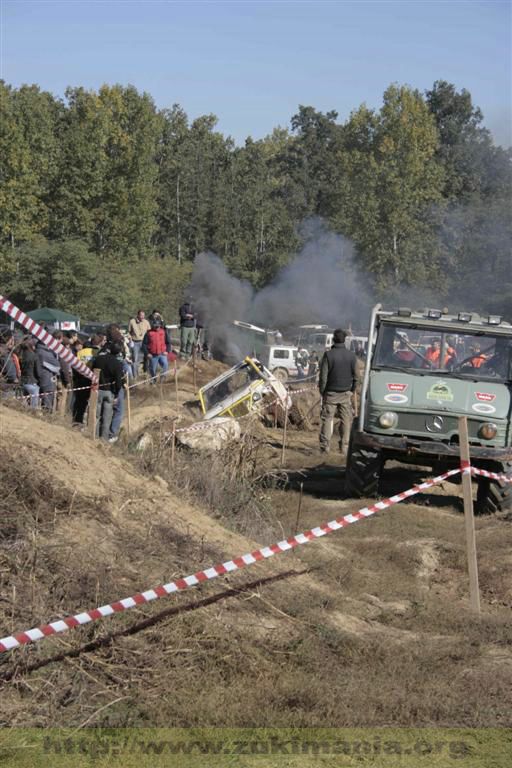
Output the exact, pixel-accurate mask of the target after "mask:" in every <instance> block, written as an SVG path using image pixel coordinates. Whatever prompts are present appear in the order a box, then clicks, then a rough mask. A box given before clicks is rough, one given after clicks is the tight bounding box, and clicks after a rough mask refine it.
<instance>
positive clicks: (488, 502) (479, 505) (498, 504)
mask: <svg viewBox="0 0 512 768" xmlns="http://www.w3.org/2000/svg"><path fill="white" fill-rule="evenodd" d="M493 471H495V472H505V473H506V474H510V473H511V472H512V461H505V462H503V464H501V465H500V468H497V469H495V470H493ZM475 512H476V514H477V515H490V514H494V513H496V512H509V513H512V483H504V482H502V481H500V480H490V479H489V478H488V477H479V478H478V491H477V495H476V505H475Z"/></svg>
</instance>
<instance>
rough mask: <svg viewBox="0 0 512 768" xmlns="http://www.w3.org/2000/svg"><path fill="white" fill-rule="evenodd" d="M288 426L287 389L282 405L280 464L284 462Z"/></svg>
mask: <svg viewBox="0 0 512 768" xmlns="http://www.w3.org/2000/svg"><path fill="white" fill-rule="evenodd" d="M287 426H288V390H287V391H286V405H285V407H284V424H283V447H282V449H281V466H283V464H284V452H285V450H286V428H287Z"/></svg>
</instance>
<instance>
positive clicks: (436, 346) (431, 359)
mask: <svg viewBox="0 0 512 768" xmlns="http://www.w3.org/2000/svg"><path fill="white" fill-rule="evenodd" d="M447 342H448V343H447V345H446V351H445V354H444V364H443V366H442V367H443V368H449V367H450V366H451V365H453V363H454V362H455V360H456V359H457V352H456V351H455V349H454V348H453V347H452V346H451V344H450V338H447ZM440 357H441V339H433V341H432V343H431V345H430V346H429V347H428V348H427V351H426V352H425V360H426V361H427V363H429V364H430V365H429V366H425V367H430V368H439V367H440V366H439V358H440Z"/></svg>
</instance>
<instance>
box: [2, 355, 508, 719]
mask: <svg viewBox="0 0 512 768" xmlns="http://www.w3.org/2000/svg"><path fill="white" fill-rule="evenodd" d="M218 372H219V367H218V364H215V363H211V364H209V363H201V366H200V369H199V370H198V371H197V372H196V377H197V381H196V383H197V384H200V383H201V382H202V381H206V380H208V379H209V378H211V377H213V376H215V375H217V374H218ZM193 395H194V388H193V383H192V371H191V370H190V368H189V369H187V370H185V371H184V372H183V374H182V375H181V377H180V380H179V389H178V398H177V400H176V392H175V389H174V385H173V384H172V382H171V383H169V384H168V385H166V386H165V387H164V388H163V390H160V388H159V387H148V386H145V387H140V388H138V389H137V391H135V390H134V391H133V395H132V410H133V413H132V434H131V435H130V436H128V435H126V434H125V435H124V436H123V437H122V439H121V440H120V441H119V443H117V444H116V445H113V446H110V445H104V444H100V443H96V442H93V441H91V440H90V439H89V438H87V437H86V436H84V435H83V434H81V433H79V432H76V431H75V430H71V428H70V426H69V424H68V423H66V422H65V421H64V422H63V421H61V420H59V418H54V419H44V418H41V417H36V416H33V415H31V414H28V413H26V412H24V411H22V410H20V409H13V408H7V407H5V406H2V407H1V408H0V428H1V437H2V440H1V444H0V454H1V455H0V460H1V464H0V466H1V469H0V473H1V481H2V489H3V493H2V501H1V510H0V512H1V515H2V523H1V528H0V588H1V590H0V635H1V636H4V635H8V634H10V633H11V632H13V631H20V630H25V629H28V628H30V627H33V626H37V625H39V624H41V623H45V622H47V621H50V620H54V619H57V618H59V617H61V616H64V615H69V614H75V613H77V612H79V611H81V610H86V609H90V608H94V607H96V606H98V605H103V604H105V603H109V602H112V601H114V600H117V599H119V598H122V597H127V596H130V595H132V594H134V593H136V592H138V591H141V590H145V589H148V588H150V587H153V586H155V585H157V584H159V583H164V582H168V581H170V580H171V579H174V578H177V577H179V576H183V575H188V574H191V573H194V572H195V571H197V570H199V569H201V568H205V567H208V566H209V565H212V564H214V563H219V562H223V561H225V560H227V559H230V558H232V557H234V556H238V555H241V554H243V553H245V552H250V551H252V550H254V549H256V548H259V547H261V546H264V545H266V544H271V543H273V542H274V541H277V540H279V539H281V538H283V536H289V535H291V534H293V533H295V532H296V531H297V530H298V531H303V530H306V529H308V528H311V527H314V526H316V525H318V524H320V523H322V522H325V521H328V520H332V519H334V518H337V517H340V516H341V515H343V514H346V513H348V512H350V511H354V510H356V509H358V508H359V507H361V506H364V505H365V504H366V503H371V501H370V500H362V501H361V500H360V501H357V502H355V501H354V500H352V499H348V498H345V497H344V492H343V474H344V467H343V463H342V461H341V458H340V456H339V454H337V453H336V452H332V453H330V454H328V455H327V456H325V455H321V454H320V453H319V451H318V439H317V433H318V424H317V423H315V422H317V417H318V409H317V408H316V406H315V402H316V393H314V392H312V393H309V394H306V395H305V396H303V397H304V401H305V403H307V406H306V405H305V406H304V408H305V410H306V411H307V410H311V408H312V412H311V413H310V416H309V417H308V424H307V427H308V428H307V429H297V428H296V427H290V428H289V429H288V433H287V448H286V452H285V461H284V465H281V455H282V436H283V432H282V430H281V429H274V428H271V427H263V426H262V425H261V424H253V423H249V421H250V420H249V421H248V422H247V425H246V426H244V429H243V440H242V448H241V449H240V448H239V447H238V448H233V449H230V450H229V451H227V452H226V453H225V454H223V455H222V456H219V455H216V456H205V455H204V454H203V455H201V456H197V455H194V454H192V453H190V452H187V451H185V450H182V451H178V452H177V454H176V456H175V459H174V462H175V463H174V466H173V465H172V458H171V454H170V448H169V445H168V444H167V446H166V447H162V444H161V440H162V439H163V441H164V442H165V433H166V432H167V431H168V430H169V429H170V428H172V423H173V422H172V419H173V418H175V417H179V419H180V421H179V424H180V425H186V424H190V423H192V422H193V421H194V420H195V416H194V410H193V406H191V405H190V402H191V401H192V400H193ZM187 403H189V405H187ZM143 433H145V434H150V435H151V437H152V440H153V442H152V447H151V448H150V449H149V451H146V452H145V453H140V452H138V451H135V450H134V443H135V442H136V440H137V438H138V437H139V436H140V435H141V434H143ZM334 444H335V443H334V441H333V446H334ZM240 456H242V460H240ZM425 476H426V471H422V470H421V469H419V470H411V469H410V468H406V467H402V466H399V465H395V466H392V467H390V468H389V469H388V471H387V473H386V477H385V480H384V483H383V494H385V495H388V494H391V493H395V492H398V491H401V490H405V489H406V488H409V487H411V485H413V484H414V482H416V481H418V479H420V478H423V477H425ZM476 527H477V546H478V561H479V570H480V588H481V600H482V614H481V616H480V617H477V616H475V615H474V614H473V613H472V612H471V610H470V607H469V599H468V577H467V568H466V559H465V558H466V556H465V539H464V519H463V514H462V502H461V490H460V485H457V484H455V483H443V485H442V486H439V487H437V488H434V489H432V490H431V491H429V492H428V493H423V494H421V495H420V496H418V497H417V498H415V499H413V500H411V501H409V502H405V503H404V502H403V503H401V504H400V505H397V506H395V507H393V508H391V509H389V510H386V511H382V512H379V513H378V514H376V515H375V516H373V517H371V518H369V519H367V520H363V521H361V522H358V523H355V524H354V525H351V526H349V527H348V528H346V529H343V530H341V531H338V532H335V533H332V534H330V535H329V536H327V537H325V538H323V539H321V540H316V541H313V542H311V543H309V544H307V545H305V546H302V547H300V548H298V549H296V550H294V551H293V552H289V553H286V554H281V555H279V556H277V557H274V558H271V559H270V560H268V561H265V562H263V563H258V564H256V565H254V566H252V567H250V568H248V569H246V570H244V571H240V572H235V573H233V574H230V575H228V576H224V577H221V578H218V579H216V580H213V581H211V582H207V583H205V584H202V585H201V586H200V587H197V588H194V589H190V590H188V591H186V592H183V593H182V594H180V595H177V596H174V597H168V598H164V599H162V600H159V601H157V602H156V603H153V604H151V605H143V606H139V607H137V608H135V609H132V610H130V611H128V612H127V613H125V614H123V615H118V616H116V617H114V618H110V619H106V620H103V621H99V622H96V623H94V624H90V625H87V626H86V627H83V628H79V629H74V630H71V631H69V632H67V633H65V634H62V635H60V636H56V637H51V638H47V639H45V640H43V641H41V642H39V643H35V644H32V645H27V646H25V647H24V648H21V649H18V650H15V651H12V652H10V653H6V654H2V655H1V656H0V684H1V688H2V695H1V697H0V723H1V724H3V725H40V726H42V725H49V724H52V725H60V726H73V727H79V726H84V725H87V726H92V725H95V726H99V725H102V726H123V725H138V726H141V725H142V726H143V725H149V724H151V725H165V726H190V725H215V726H260V727H261V726H273V727H278V726H363V725H372V726H386V725H415V726H433V725H436V726H468V727H469V726H471V727H475V726H496V725H499V726H503V725H509V726H510V725H511V720H512V718H511V712H512V623H511V620H510V617H511V607H512V554H511V551H512V550H511V544H512V523H511V522H510V521H507V520H505V519H501V518H499V517H486V518H479V519H477V523H476Z"/></svg>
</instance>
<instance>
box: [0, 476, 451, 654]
mask: <svg viewBox="0 0 512 768" xmlns="http://www.w3.org/2000/svg"><path fill="white" fill-rule="evenodd" d="M459 472H460V469H451V470H450V471H449V472H445V473H444V474H442V475H439V476H438V477H434V478H432V480H427V481H425V482H424V483H420V484H419V485H415V486H413V488H409V489H408V490H407V491H402V493H397V494H395V495H394V496H390V497H389V498H388V499H383V500H382V501H378V502H377V503H376V504H373V505H372V506H371V507H364V508H363V509H360V510H358V511H357V512H354V513H352V514H349V515H344V517H340V518H338V519H336V520H331V522H329V523H324V524H323V525H320V526H318V527H316V528H312V529H311V530H309V531H305V532H304V533H298V534H296V535H295V536H291V537H290V538H289V539H284V540H283V541H279V542H278V543H277V544H273V545H272V546H269V547H263V548H262V549H257V550H255V551H254V552H250V553H248V554H245V555H241V556H240V557H235V558H233V560H228V561H227V562H225V563H221V564H220V565H213V566H211V567H210V568H206V569H205V570H202V571H198V572H197V573H194V574H192V575H190V576H185V577H184V578H181V579H177V580H176V581H171V582H169V583H168V584H161V585H160V586H158V587H154V588H153V589H149V590H147V591H145V592H139V593H138V594H136V595H133V596H132V597H125V598H124V599H123V600H117V601H116V602H114V603H109V604H108V605H102V606H100V607H99V608H94V609H92V610H89V611H84V612H83V613H77V614H75V615H74V616H69V617H67V618H65V619H60V620H58V621H52V622H51V623H50V624H43V625H42V626H40V627H34V628H33V629H27V630H25V631H24V632H18V633H17V634H15V635H10V636H8V637H4V638H2V639H0V653H4V652H5V651H11V650H13V649H14V648H18V647H19V646H21V645H26V644H27V643H34V642H37V641H38V640H42V639H43V638H44V637H50V636H51V635H57V634H60V633H62V632H67V630H68V629H73V628H74V627H79V626H83V625H84V624H88V623H89V622H91V621H98V620H99V619H103V618H105V617H106V616H111V615H112V614H115V613H122V612H123V611H127V610H129V609H130V608H135V606H137V605H143V604H145V603H150V602H152V601H153V600H158V599H159V598H161V597H166V596H167V595H171V594H173V593H174V592H182V591H183V590H185V589H188V588H189V587H195V586H197V585H198V584H200V583H201V582H203V581H209V580H211V579H216V578H217V577H218V576H223V575H224V574H226V573H231V572H232V571H239V570H241V569H242V568H246V567H247V566H250V565H253V564H254V563H257V562H259V561H260V560H266V559H267V558H269V557H272V556H273V555H279V554H281V553H282V552H287V551H288V550H290V549H294V548H295V547H297V546H300V545H301V544H307V543H308V542H309V541H312V540H313V539H319V538H321V537H322V536H325V535H326V534H328V533H332V532H333V531H338V530H339V529H340V528H345V527H346V526H347V525H350V524H351V523H356V522H357V521H358V520H363V519H365V518H367V517H370V516H371V515H374V514H375V513H376V512H380V511H381V510H383V509H387V508H388V507H391V506H393V505H394V504H398V503H399V502H400V501H403V500H404V499H408V498H410V497H411V496H415V495H416V494H417V493H420V492H421V491H424V490H426V489H427V488H431V487H432V486H434V485H437V484H438V483H441V482H442V481H443V480H446V479H447V478H448V477H452V476H453V475H456V474H458V473H459Z"/></svg>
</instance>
